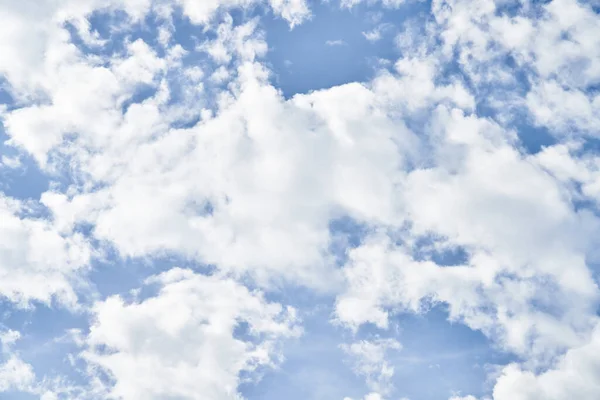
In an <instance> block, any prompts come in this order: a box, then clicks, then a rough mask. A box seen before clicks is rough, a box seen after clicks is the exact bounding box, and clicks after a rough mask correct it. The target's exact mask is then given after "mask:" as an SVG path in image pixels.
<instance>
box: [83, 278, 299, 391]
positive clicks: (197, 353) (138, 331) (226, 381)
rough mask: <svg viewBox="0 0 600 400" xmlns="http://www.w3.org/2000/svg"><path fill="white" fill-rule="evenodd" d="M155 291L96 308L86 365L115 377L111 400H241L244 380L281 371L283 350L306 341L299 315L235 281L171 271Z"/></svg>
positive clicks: (157, 280) (108, 301)
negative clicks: (284, 344) (292, 341)
mask: <svg viewBox="0 0 600 400" xmlns="http://www.w3.org/2000/svg"><path fill="white" fill-rule="evenodd" d="M149 283H152V284H159V285H160V286H161V287H160V291H159V293H158V294H157V295H156V296H152V297H150V298H147V299H145V300H143V301H139V302H133V303H128V302H125V301H124V300H123V299H122V298H120V297H110V298H108V299H106V300H105V301H102V302H100V303H98V304H96V305H95V306H94V310H93V312H94V319H95V320H94V323H93V324H92V326H91V328H90V332H89V334H88V335H87V337H86V338H85V343H86V345H87V346H88V349H87V350H86V351H84V352H83V353H82V354H81V357H83V358H84V359H85V360H86V361H87V362H88V363H90V364H91V365H94V366H95V367H97V368H100V369H101V370H102V371H105V372H107V373H108V374H109V375H110V377H111V381H112V382H114V384H109V385H108V387H107V390H108V392H107V393H108V394H109V396H110V397H111V398H112V397H114V398H125V399H132V400H133V399H164V398H180V399H201V398H202V399H204V398H210V399H231V398H239V395H238V394H237V387H238V385H239V383H240V382H241V379H242V378H241V377H240V374H241V373H242V372H246V373H258V372H260V369H261V368H264V367H270V366H275V365H276V364H277V363H278V359H279V355H278V352H277V346H276V345H277V342H278V341H279V340H280V339H285V338H289V337H295V336H297V335H299V334H300V330H299V328H298V326H297V325H296V324H297V321H296V317H295V312H294V310H293V309H291V308H287V309H286V308H283V307H282V306H281V305H279V304H277V303H269V302H267V301H266V300H265V299H264V297H263V295H262V294H261V293H259V292H252V291H249V290H248V289H247V288H246V287H244V286H242V285H240V284H238V283H236V282H234V281H232V280H229V279H219V278H218V277H207V276H202V275H198V274H194V273H193V272H192V271H190V270H183V269H172V270H170V271H168V272H165V273H163V274H161V275H159V276H156V277H153V278H150V279H149ZM240 326H241V327H245V329H244V330H242V331H239V333H237V334H236V329H238V328H239V327H240Z"/></svg>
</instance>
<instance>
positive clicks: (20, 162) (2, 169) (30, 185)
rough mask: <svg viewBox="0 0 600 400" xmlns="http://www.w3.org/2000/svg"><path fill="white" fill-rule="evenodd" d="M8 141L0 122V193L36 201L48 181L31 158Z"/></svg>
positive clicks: (46, 186) (47, 184)
mask: <svg viewBox="0 0 600 400" xmlns="http://www.w3.org/2000/svg"><path fill="white" fill-rule="evenodd" d="M9 139H10V137H9V136H8V135H7V134H6V132H5V130H4V126H3V125H2V123H1V122H0V191H1V192H3V193H4V194H5V195H7V196H11V197H14V198H17V199H21V200H38V199H39V198H40V195H41V194H42V193H43V192H45V191H46V190H47V189H48V187H49V180H48V178H47V177H46V176H45V175H44V174H43V173H42V171H41V170H40V168H39V166H38V165H37V163H36V161H35V160H34V159H33V158H32V157H31V156H29V155H28V154H26V153H25V152H24V151H20V150H19V149H18V148H15V147H14V146H11V145H9V144H8V140H9ZM8 160H13V161H14V162H16V163H17V165H14V166H11V165H10V164H11V162H10V161H9V162H7V161H8Z"/></svg>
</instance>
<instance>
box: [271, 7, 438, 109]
mask: <svg viewBox="0 0 600 400" xmlns="http://www.w3.org/2000/svg"><path fill="white" fill-rule="evenodd" d="M311 9H312V12H313V17H312V18H311V19H310V20H308V21H306V22H304V23H303V24H301V25H299V26H296V27H294V29H290V28H289V26H288V24H287V23H286V22H285V21H283V20H281V19H279V18H275V17H273V16H272V15H270V14H267V15H266V16H265V17H264V18H263V19H262V21H261V22H262V26H263V27H264V29H265V31H266V39H267V43H268V44H269V48H270V51H269V53H268V55H267V62H268V63H269V64H270V65H271V68H272V69H273V71H274V73H275V77H274V84H275V86H276V87H278V88H279V89H281V91H282V92H283V94H284V96H285V97H286V98H289V97H292V96H293V95H295V94H297V93H307V92H310V91H313V90H319V89H324V88H328V87H331V86H336V85H342V84H345V83H349V82H355V81H358V82H365V81H368V80H369V79H370V78H371V77H373V76H374V74H375V72H376V71H377V70H378V69H379V68H380V63H379V62H378V60H379V59H385V60H389V61H395V59H397V58H398V56H399V50H398V49H397V47H396V45H395V42H394V39H395V36H396V34H397V33H398V31H399V29H400V28H401V25H402V24H403V23H404V22H405V21H406V20H407V19H408V18H410V17H411V16H414V15H415V13H418V12H420V11H423V10H426V9H427V2H409V3H407V4H406V5H403V6H401V7H400V8H398V9H383V8H381V7H370V6H367V5H363V4H360V5H358V6H356V7H354V8H352V9H341V8H340V7H339V3H337V2H329V3H327V2H312V3H311ZM377 27H381V33H380V34H381V38H380V39H379V40H377V41H369V40H367V38H366V37H365V34H366V33H368V32H370V31H373V30H374V29H377Z"/></svg>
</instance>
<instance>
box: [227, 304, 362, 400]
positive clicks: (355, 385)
mask: <svg viewBox="0 0 600 400" xmlns="http://www.w3.org/2000/svg"><path fill="white" fill-rule="evenodd" d="M294 297H295V296H294ZM331 304H332V303H331V302H327V303H321V304H318V303H317V305H315V304H313V305H312V306H311V309H310V310H309V312H308V313H305V312H302V310H301V313H300V315H301V316H302V327H303V329H304V334H303V335H302V337H300V338H298V339H291V340H288V341H286V342H285V343H284V348H283V354H284V355H285V361H284V362H283V364H282V365H281V366H280V367H279V368H277V369H275V370H270V371H265V374H264V376H263V377H262V379H261V380H260V381H259V382H257V383H246V384H242V385H241V386H240V388H239V389H240V392H241V393H242V395H244V397H245V398H247V399H249V400H258V399H264V400H279V399H283V398H285V399H289V400H304V399H314V400H329V399H343V398H344V397H346V396H349V397H353V398H360V397H362V396H363V395H364V394H365V393H367V392H368V389H367V387H366V385H365V384H364V382H363V379H362V378H358V377H357V376H356V375H355V374H354V372H353V371H352V369H351V366H350V365H349V364H348V363H347V360H346V359H347V356H346V355H345V354H344V352H343V350H342V349H341V348H340V346H339V345H340V343H344V342H349V341H350V340H351V337H350V334H349V332H348V331H347V330H345V329H343V328H342V327H340V326H335V325H332V324H331V323H330V318H331Z"/></svg>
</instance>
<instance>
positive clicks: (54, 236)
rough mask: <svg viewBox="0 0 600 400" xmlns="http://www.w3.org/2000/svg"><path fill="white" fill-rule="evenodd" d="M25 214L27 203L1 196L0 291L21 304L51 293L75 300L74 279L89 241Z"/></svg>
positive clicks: (47, 299)
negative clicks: (61, 231) (66, 235)
mask: <svg viewBox="0 0 600 400" xmlns="http://www.w3.org/2000/svg"><path fill="white" fill-rule="evenodd" d="M28 214H30V211H29V205H28V204H26V203H21V202H19V201H17V200H14V199H11V198H8V197H5V196H0V220H1V221H2V224H0V296H2V297H4V298H6V299H8V300H10V301H12V302H14V303H16V304H18V305H19V306H21V307H27V306H30V305H31V303H32V302H42V303H46V304H48V305H49V304H50V303H51V302H52V300H53V299H54V300H56V301H58V302H59V303H63V304H64V305H68V306H72V307H74V306H76V304H77V297H76V294H75V291H74V289H73V284H74V283H76V281H77V280H78V277H79V273H80V272H81V271H82V269H85V267H86V266H87V265H88V262H89V259H90V253H91V250H90V248H89V246H88V243H87V242H86V240H84V238H83V237H82V236H81V235H79V234H73V235H70V236H69V237H63V236H62V235H61V234H60V233H59V232H58V231H57V230H56V229H55V228H54V227H53V226H52V224H51V223H50V222H49V221H47V220H45V219H42V218H34V217H32V216H29V215H28Z"/></svg>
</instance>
